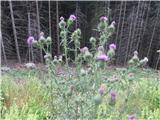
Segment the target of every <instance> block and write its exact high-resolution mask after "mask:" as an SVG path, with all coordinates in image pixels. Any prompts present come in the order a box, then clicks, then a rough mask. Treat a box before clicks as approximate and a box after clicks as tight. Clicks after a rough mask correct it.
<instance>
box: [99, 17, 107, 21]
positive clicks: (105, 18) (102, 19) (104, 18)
mask: <svg viewBox="0 0 160 120" xmlns="http://www.w3.org/2000/svg"><path fill="white" fill-rule="evenodd" d="M107 20H108V18H107V17H106V16H102V17H100V21H107Z"/></svg>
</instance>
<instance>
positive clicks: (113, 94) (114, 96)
mask: <svg viewBox="0 0 160 120" xmlns="http://www.w3.org/2000/svg"><path fill="white" fill-rule="evenodd" d="M110 95H111V99H110V102H109V104H110V105H115V103H116V97H117V93H116V92H115V91H111V92H110Z"/></svg>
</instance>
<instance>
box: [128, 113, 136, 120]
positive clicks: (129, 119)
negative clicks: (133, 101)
mask: <svg viewBox="0 0 160 120" xmlns="http://www.w3.org/2000/svg"><path fill="white" fill-rule="evenodd" d="M135 119H136V114H131V115H129V116H128V120H135Z"/></svg>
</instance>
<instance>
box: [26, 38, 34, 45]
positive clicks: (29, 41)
mask: <svg viewBox="0 0 160 120" xmlns="http://www.w3.org/2000/svg"><path fill="white" fill-rule="evenodd" d="M33 41H34V37H32V36H29V37H28V39H27V44H28V45H31V44H32V43H33Z"/></svg>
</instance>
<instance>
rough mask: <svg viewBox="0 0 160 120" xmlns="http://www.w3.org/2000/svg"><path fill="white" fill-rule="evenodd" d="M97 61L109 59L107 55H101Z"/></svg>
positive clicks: (97, 57)
mask: <svg viewBox="0 0 160 120" xmlns="http://www.w3.org/2000/svg"><path fill="white" fill-rule="evenodd" d="M96 59H97V60H101V61H108V60H109V57H108V56H107V55H105V54H100V55H97V56H96Z"/></svg>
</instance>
